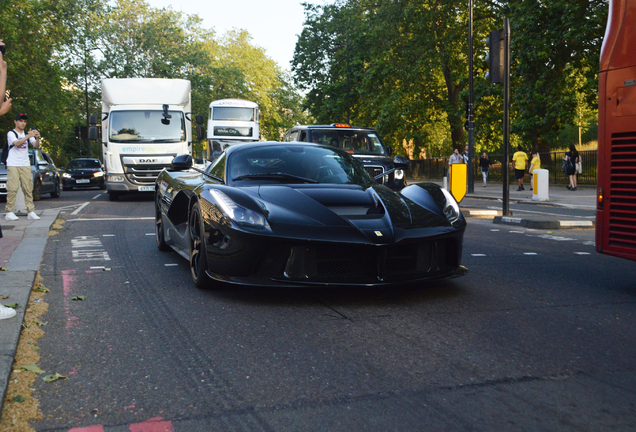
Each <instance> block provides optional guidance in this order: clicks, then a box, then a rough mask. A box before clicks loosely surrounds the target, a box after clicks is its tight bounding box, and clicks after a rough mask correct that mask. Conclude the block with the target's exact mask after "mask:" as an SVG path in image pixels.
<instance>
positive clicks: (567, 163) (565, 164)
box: [561, 157, 572, 174]
mask: <svg viewBox="0 0 636 432" xmlns="http://www.w3.org/2000/svg"><path fill="white" fill-rule="evenodd" d="M571 169H572V162H571V161H570V158H569V157H568V158H567V159H565V160H564V161H563V166H562V167H561V171H562V172H563V174H567V173H568V171H569V170H571Z"/></svg>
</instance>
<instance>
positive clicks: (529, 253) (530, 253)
mask: <svg viewBox="0 0 636 432" xmlns="http://www.w3.org/2000/svg"><path fill="white" fill-rule="evenodd" d="M523 254H524V255H536V254H537V253H536V252H524V253H523Z"/></svg>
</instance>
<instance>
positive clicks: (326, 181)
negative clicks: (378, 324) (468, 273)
mask: <svg viewBox="0 0 636 432" xmlns="http://www.w3.org/2000/svg"><path fill="white" fill-rule="evenodd" d="M191 166H192V158H191V157H190V156H189V155H181V156H177V157H176V158H175V159H174V161H173V164H172V166H171V168H170V169H168V170H163V171H162V172H161V173H160V174H159V177H158V178H157V182H156V192H155V194H156V196H155V198H156V199H155V221H156V229H155V232H156V241H157V247H158V248H159V249H160V250H162V251H166V250H169V249H170V248H172V249H174V250H175V251H177V252H178V253H179V254H181V255H182V256H183V257H184V258H186V259H188V260H189V261H190V269H191V274H192V279H193V281H194V284H195V285H196V286H197V287H199V288H204V287H208V286H210V285H213V284H214V283H217V282H226V283H233V284H245V285H257V286H308V285H318V286H320V285H322V286H325V285H354V286H375V285H390V284H398V283H404V282H412V281H419V280H425V279H435V278H444V277H451V276H457V275H461V274H464V272H465V268H464V267H462V266H461V265H460V261H461V255H462V241H463V236H464V230H465V228H466V221H465V219H464V217H463V216H462V214H461V212H460V210H459V206H458V205H457V202H456V201H455V200H454V199H453V197H452V196H451V195H450V193H448V192H447V191H445V190H444V189H442V188H440V187H439V186H437V185H435V184H428V183H425V184H422V183H420V184H414V185H411V186H408V187H406V188H404V189H402V191H400V192H396V191H393V190H391V189H389V188H388V187H386V186H383V185H379V184H377V183H376V182H375V181H374V179H373V178H372V177H371V176H370V175H369V174H368V173H367V171H366V170H365V169H364V167H363V166H362V165H361V164H360V162H358V161H357V160H356V159H354V158H353V157H352V156H351V155H349V154H347V153H346V152H345V151H342V150H339V149H335V148H333V147H329V146H323V145H316V144H310V143H298V142H290V143H278V142H258V143H248V144H238V145H235V146H232V147H229V148H227V149H226V150H225V151H224V152H223V153H222V154H221V156H220V157H219V158H218V159H217V160H216V161H215V162H214V163H212V164H211V165H210V166H208V168H207V169H206V170H205V171H203V170H199V169H196V168H192V167H191ZM407 166H408V161H407V162H405V163H404V166H401V165H399V164H398V166H396V169H397V168H400V169H405V168H406V167H407ZM386 174H387V173H385V175H386Z"/></svg>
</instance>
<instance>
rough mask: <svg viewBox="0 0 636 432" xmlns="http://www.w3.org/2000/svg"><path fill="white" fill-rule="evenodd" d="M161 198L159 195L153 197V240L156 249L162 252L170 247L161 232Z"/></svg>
mask: <svg viewBox="0 0 636 432" xmlns="http://www.w3.org/2000/svg"><path fill="white" fill-rule="evenodd" d="M160 199H161V198H159V194H157V195H155V240H156V241H157V249H159V250H160V251H162V252H166V251H169V250H170V246H168V243H166V238H165V234H164V231H163V219H162V218H161V201H160Z"/></svg>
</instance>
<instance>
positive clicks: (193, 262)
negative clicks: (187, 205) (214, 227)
mask: <svg viewBox="0 0 636 432" xmlns="http://www.w3.org/2000/svg"><path fill="white" fill-rule="evenodd" d="M188 232H189V234H188V237H189V243H190V274H191V276H192V282H194V286H195V287H197V288H199V289H207V288H211V287H212V279H210V277H209V276H208V275H207V274H206V270H207V269H208V257H207V253H206V249H205V232H204V229H203V218H202V217H201V207H200V206H199V203H196V204H194V206H193V207H192V211H191V212H190V224H189V227H188Z"/></svg>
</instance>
